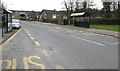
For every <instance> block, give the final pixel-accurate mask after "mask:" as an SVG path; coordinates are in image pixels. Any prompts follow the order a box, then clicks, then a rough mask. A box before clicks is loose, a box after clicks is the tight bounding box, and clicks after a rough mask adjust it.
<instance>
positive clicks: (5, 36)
mask: <svg viewBox="0 0 120 71" xmlns="http://www.w3.org/2000/svg"><path fill="white" fill-rule="evenodd" d="M17 30H18V29H13V30H12V31H10V32H9V33H4V35H3V36H2V29H0V32H1V34H0V35H1V37H0V43H2V42H4V41H5V40H7V39H8V38H9V37H10V36H12V35H13V34H14V33H15V32H16V31H17Z"/></svg>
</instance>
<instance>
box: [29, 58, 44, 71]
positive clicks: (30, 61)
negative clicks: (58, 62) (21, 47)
mask: <svg viewBox="0 0 120 71" xmlns="http://www.w3.org/2000/svg"><path fill="white" fill-rule="evenodd" d="M32 58H36V59H40V57H38V56H30V57H28V62H29V63H31V64H33V65H36V66H39V67H40V68H41V69H42V71H45V66H44V65H43V64H38V63H35V62H33V61H32Z"/></svg>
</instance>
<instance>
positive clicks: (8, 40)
mask: <svg viewBox="0 0 120 71" xmlns="http://www.w3.org/2000/svg"><path fill="white" fill-rule="evenodd" d="M21 30H22V28H21V29H20V30H18V31H17V32H16V33H15V34H13V35H12V36H11V37H10V38H8V39H7V40H6V41H5V42H3V43H2V44H0V46H2V47H4V46H5V45H7V44H8V43H9V42H10V41H11V40H12V39H13V38H14V37H15V36H16V35H17V34H18V33H19V32H20V31H21Z"/></svg>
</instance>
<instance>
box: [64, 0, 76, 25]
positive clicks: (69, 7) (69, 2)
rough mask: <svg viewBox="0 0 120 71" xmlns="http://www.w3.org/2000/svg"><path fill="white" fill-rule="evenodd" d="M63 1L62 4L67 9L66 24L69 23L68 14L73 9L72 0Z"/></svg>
mask: <svg viewBox="0 0 120 71" xmlns="http://www.w3.org/2000/svg"><path fill="white" fill-rule="evenodd" d="M63 3H64V6H65V8H66V11H67V19H68V24H70V14H71V13H72V12H73V10H74V0H68V1H65V0H64V2H63Z"/></svg>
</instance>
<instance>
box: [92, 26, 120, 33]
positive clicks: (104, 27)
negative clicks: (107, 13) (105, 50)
mask: <svg viewBox="0 0 120 71" xmlns="http://www.w3.org/2000/svg"><path fill="white" fill-rule="evenodd" d="M90 28H92V29H102V30H110V31H117V32H118V31H119V32H120V25H90Z"/></svg>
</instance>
